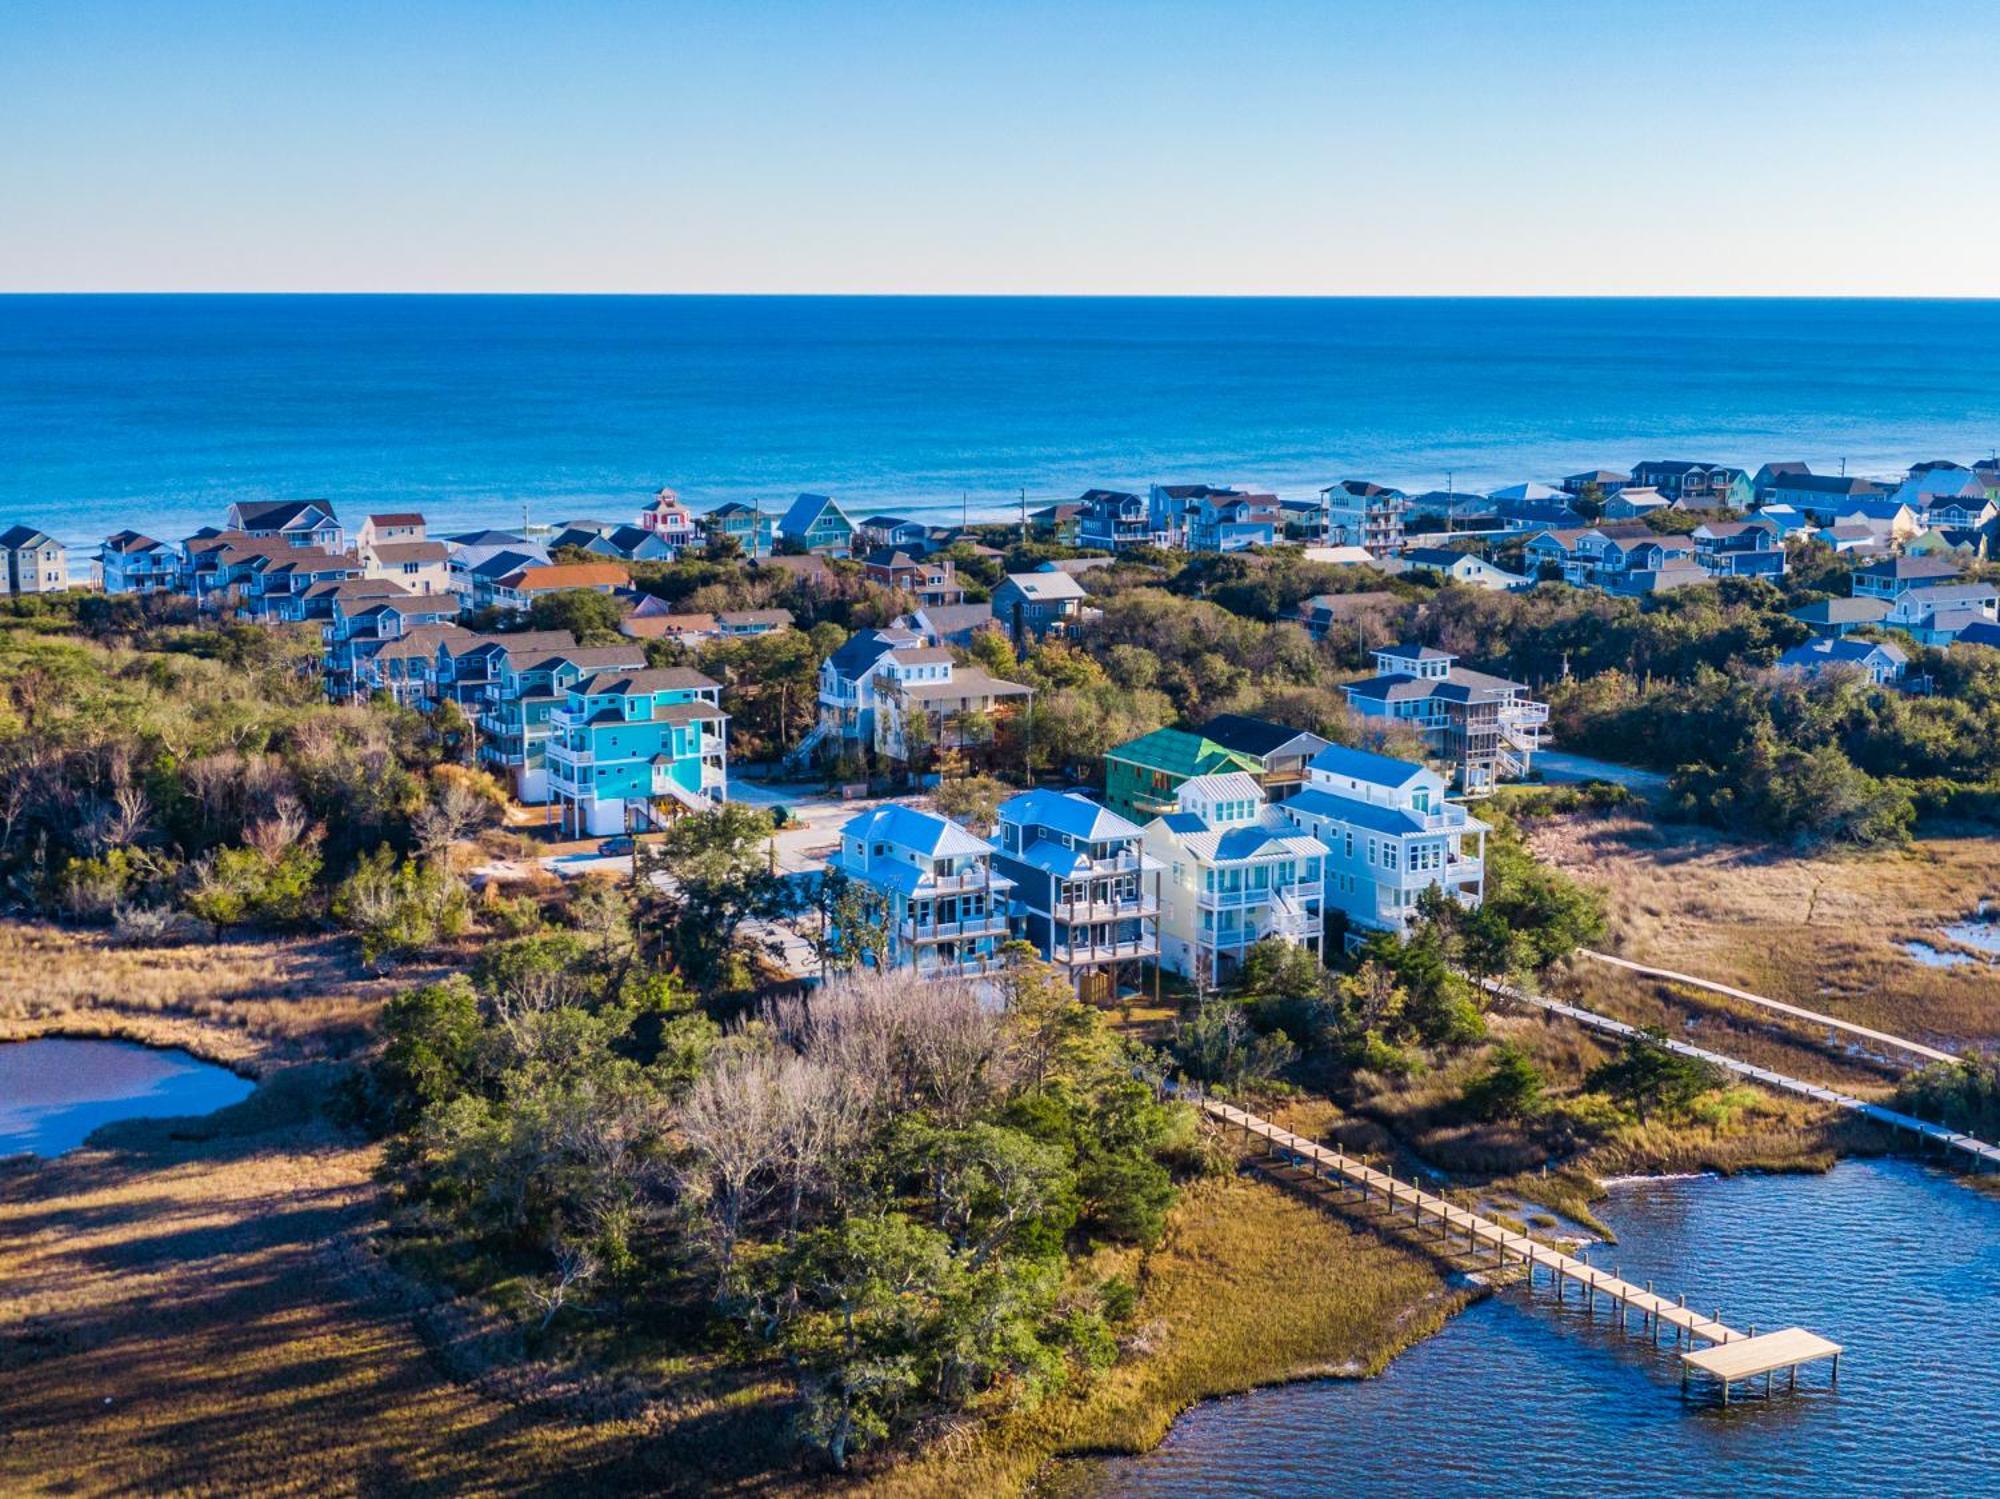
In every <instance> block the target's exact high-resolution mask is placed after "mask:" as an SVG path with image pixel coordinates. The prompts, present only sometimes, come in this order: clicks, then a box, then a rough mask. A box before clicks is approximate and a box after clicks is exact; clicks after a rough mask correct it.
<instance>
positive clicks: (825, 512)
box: [778, 494, 854, 557]
mask: <svg viewBox="0 0 2000 1499" xmlns="http://www.w3.org/2000/svg"><path fill="white" fill-rule="evenodd" d="M778 534H779V535H780V536H782V537H785V538H786V539H787V540H789V541H796V542H797V543H798V544H799V545H800V546H802V547H804V548H805V549H806V550H807V551H809V552H824V553H827V554H828V555H831V556H835V557H845V556H846V555H847V554H848V553H849V552H850V551H851V550H853V547H854V522H853V521H851V520H849V519H848V518H847V513H846V512H845V511H843V510H842V509H841V508H840V506H838V505H836V504H835V503H834V502H833V500H832V499H830V498H829V497H828V496H826V495H823V494H802V495H800V496H799V497H798V498H797V499H796V500H793V501H792V508H791V509H789V510H787V511H786V512H785V516H784V519H783V520H781V521H779V522H778Z"/></svg>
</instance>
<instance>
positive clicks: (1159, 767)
mask: <svg viewBox="0 0 2000 1499" xmlns="http://www.w3.org/2000/svg"><path fill="white" fill-rule="evenodd" d="M1262 770H1263V766H1262V765H1261V764H1260V763H1259V762H1258V761H1257V760H1256V759H1254V758H1252V757H1251V756H1249V755H1243V754H1238V753H1237V752H1236V751H1235V750H1231V749H1225V748H1224V747H1223V746H1222V745H1219V744H1217V743H1216V742H1215V741H1214V740H1212V739H1208V738H1205V737H1204V736H1203V735H1200V734H1191V733H1189V732H1188V731H1187V730H1185V729H1155V730H1153V732H1152V733H1150V734H1141V735H1140V736H1139V737H1138V738H1137V739H1133V740H1129V741H1127V742H1126V743H1124V744H1121V745H1119V746H1118V747H1117V748H1115V749H1111V750H1107V751H1105V754H1104V800H1105V804H1106V805H1107V806H1109V807H1110V808H1111V810H1112V811H1114V812H1117V813H1119V814H1120V815H1122V816H1124V817H1128V818H1130V819H1131V820H1132V821H1134V822H1136V823H1139V824H1141V825H1144V824H1145V823H1147V822H1150V821H1151V820H1152V819H1153V818H1155V817H1158V816H1159V815H1160V814H1161V813H1163V812H1171V811H1173V810H1174V807H1175V805H1176V798H1177V797H1178V796H1179V794H1180V788H1181V787H1182V786H1183V785H1184V784H1185V783H1187V782H1188V781H1191V780H1194V779H1195V778H1196V777H1198V776H1212V775H1221V774H1225V773H1228V772H1232V771H1240V772H1245V773H1251V774H1256V773H1261V772H1262Z"/></svg>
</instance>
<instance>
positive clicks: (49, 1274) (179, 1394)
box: [0, 1126, 632, 1495]
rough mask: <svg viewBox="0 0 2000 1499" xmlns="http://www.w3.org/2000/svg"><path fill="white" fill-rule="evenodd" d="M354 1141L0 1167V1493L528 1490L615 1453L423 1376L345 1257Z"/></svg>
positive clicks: (361, 1198)
mask: <svg viewBox="0 0 2000 1499" xmlns="http://www.w3.org/2000/svg"><path fill="white" fill-rule="evenodd" d="M374 1159H375V1158H374V1153H373V1152H372V1151H370V1150H364V1149H356V1148H354V1147H352V1146H348V1145H344V1144H342V1143H341V1142H339V1141H337V1140H334V1139H332V1138H331V1137H330V1136H328V1135H327V1134H326V1133H325V1132H324V1131H323V1129H320V1128H317V1127H314V1126H303V1127H300V1128H297V1129H293V1130H290V1131H285V1132H281V1133H280V1134H279V1135H277V1136H257V1137H233V1138H227V1139H219V1140H211V1141H208V1142H201V1143H197V1144H192V1145H189V1144H172V1143H168V1144H164V1145H161V1146H159V1147H158V1148H156V1149H152V1150H142V1151H139V1152H137V1153H133V1152H115V1153H114V1152H101V1151H85V1152H80V1153H77V1154H74V1155H70V1156H66V1157H63V1158H62V1159H60V1160H57V1161H52V1162H42V1163H36V1164H28V1163H16V1164H12V1165H10V1166H8V1167H7V1168H5V1171H4V1174H0V1284H3V1285H5V1286H6V1288H7V1295H6V1297H5V1299H4V1300H0V1370H3V1371H4V1373H0V1427H4V1429H5V1430H6V1432H7V1437H6V1439H5V1440H4V1441H0V1492H5V1493H8V1494H41V1493H50V1494H53V1493H64V1494H112V1493H176V1494H178V1493H186V1494H229V1493H259V1494H312V1495H333V1494H355V1493H385V1492H396V1493H454V1494H461V1493H462V1494H499V1493H529V1492H535V1491H537V1490H539V1489H546V1488H552V1487H554V1486H555V1485H557V1484H558V1483H563V1482H567V1481H569V1480H568V1479H567V1478H566V1477H565V1475H566V1474H576V1475H578V1476H581V1475H584V1474H588V1473H589V1472H590V1471H591V1470H592V1469H593V1468H595V1467H599V1466H602V1465H606V1464H610V1465H612V1468H613V1471H615V1470H616V1467H617V1465H618V1464H620V1463H622V1462H625V1461H627V1460H628V1453H629V1450H630V1448H631V1446H632V1437H631V1433H630V1432H629V1431H626V1430H623V1429H620V1428H618V1427H601V1428H575V1427H571V1428H552V1427H550V1426H548V1425H547V1424H538V1423H533V1422H529V1421H527V1420H525V1419H523V1418H522V1417H521V1415H520V1414H519V1413H517V1412H516V1411H514V1410H513V1409H511V1408H510V1407H508V1406H507V1405H505V1404H502V1403H500V1402H498V1401H495V1400H490V1399H487V1398H485V1397H483V1396H481V1395H479V1394H477V1393H475V1392H474V1391H472V1390H471V1389H468V1388H466V1387H463V1386H460V1385H457V1384H454V1383H452V1382H451V1381H449V1380H446V1379H442V1378H440V1377H439V1375H438V1370H437V1366H436V1363H435V1361H434V1359H433V1357H432V1355H431V1352H430V1350H428V1349H427V1348H426V1346H425V1344H424V1342H423V1340H422V1339H421V1338H420V1337H419V1336H418V1334H417V1331H416V1326H415V1324H414V1322H413V1321H412V1318H411V1317H410V1315H409V1314H408V1312H407V1310H406V1309H405V1308H404V1307H402V1306H399V1305H398V1304H397V1303H396V1302H395V1301H394V1300H391V1299H387V1298H385V1297H383V1296H381V1295H380V1294H379V1291H378V1288H377V1287H376V1286H375V1284H374V1279H373V1275H372V1273H371V1272H370V1270H369V1269H368V1267H367V1266H366V1264H365V1262H364V1261H362V1260H360V1259H358V1258H357V1257H356V1254H357V1251H356V1249H355V1246H356V1245H358V1244H359V1243H360V1242H361V1241H362V1237H363V1235H364V1234H365V1232H366V1230H367V1228H368V1226H369V1224H370V1222H371V1218H372V1212H373V1204H374V1202H375V1198H376V1192H375V1188H374V1185H373V1182H372V1180H371V1177H370V1172H371V1169H372V1167H373V1164H374Z"/></svg>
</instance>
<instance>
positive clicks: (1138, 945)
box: [1049, 935, 1160, 967]
mask: <svg viewBox="0 0 2000 1499" xmlns="http://www.w3.org/2000/svg"><path fill="white" fill-rule="evenodd" d="M1159 955H1160V942H1159V939H1158V938H1157V937H1154V936H1151V935H1147V936H1144V937H1134V938H1127V939H1126V940H1125V941H1123V942H1053V943H1050V944H1049V961H1050V962H1051V963H1063V964H1067V965H1069V966H1071V967H1087V966H1089V965H1090V964H1093V963H1129V962H1132V961H1134V960H1135V959H1136V960H1151V959H1153V958H1157V957H1158V956H1159Z"/></svg>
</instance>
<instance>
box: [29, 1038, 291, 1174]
mask: <svg viewBox="0 0 2000 1499" xmlns="http://www.w3.org/2000/svg"><path fill="white" fill-rule="evenodd" d="M253 1087H254V1084H252V1083H250V1082H248V1081H246V1080H245V1079H243V1078H240V1077H238V1076H237V1075H236V1074H235V1073H233V1072H231V1071H230V1070H229V1069H228V1068H226V1067H217V1066H215V1065H214V1064H213V1063H211V1062H204V1061H201V1060H199V1059H197V1058H195V1057H192V1056H189V1055H188V1054H187V1053H186V1052H184V1051H167V1050H162V1049H159V1048H156V1047H150V1046H136V1045H134V1044H133V1043H131V1042H129V1041H97V1040H72V1039H69V1038H66V1037H59V1036H50V1037H46V1038H44V1039H42V1040H38V1041H16V1042H9V1043H8V1044H6V1045H0V1155H13V1154H17V1153H21V1152H26V1153H28V1154H31V1155H61V1154H62V1153H63V1152H64V1151H66V1150H74V1149H76V1147H77V1146H79V1145H81V1144H82V1143H83V1142H84V1139H85V1137H86V1136H88V1135H89V1134H90V1132H91V1131H92V1130H94V1129H96V1128H97V1127H98V1126H99V1125H100V1124H110V1123H111V1122H113V1121H114V1120H118V1119H172V1118H178V1117H180V1116H182V1115H187V1114H212V1113H214V1112H215V1110H217V1109H219V1108H223V1107H225V1106H226V1105H228V1104H232V1103H240V1102H242V1100H244V1099H245V1098H248V1097H249V1096H250V1093H251V1091H252V1089H253Z"/></svg>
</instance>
